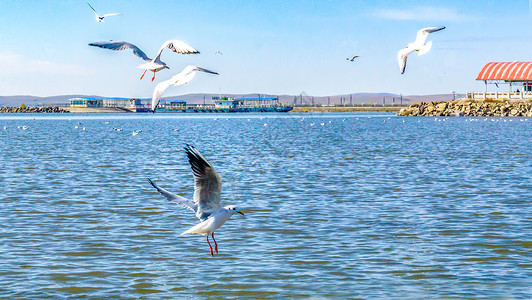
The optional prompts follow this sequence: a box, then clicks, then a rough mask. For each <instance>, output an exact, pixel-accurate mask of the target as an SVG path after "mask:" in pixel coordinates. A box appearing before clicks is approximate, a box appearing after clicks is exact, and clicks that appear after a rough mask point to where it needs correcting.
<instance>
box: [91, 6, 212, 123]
mask: <svg viewBox="0 0 532 300" xmlns="http://www.w3.org/2000/svg"><path fill="white" fill-rule="evenodd" d="M87 4H88V5H89V6H90V8H91V9H92V10H93V11H94V14H95V15H96V19H97V21H98V22H100V23H101V22H103V19H104V18H105V17H109V16H116V15H120V13H112V14H105V15H103V16H99V15H98V13H97V12H96V10H94V8H93V7H92V6H91V5H90V4H89V3H87ZM89 46H94V47H100V48H103V49H109V50H114V51H120V50H128V49H131V50H133V54H134V55H135V56H137V57H139V58H141V59H142V60H144V62H145V63H144V64H141V65H139V66H138V68H140V69H143V70H144V73H142V76H140V79H141V80H142V78H144V75H145V74H146V72H147V71H148V70H150V71H152V72H153V77H152V78H151V81H153V80H155V73H157V72H159V71H162V70H165V69H170V68H169V67H168V66H167V65H166V63H165V62H163V61H162V60H161V54H162V53H163V50H164V49H166V48H168V49H170V50H172V51H173V52H176V53H179V54H185V55H186V54H199V53H200V52H199V51H198V50H196V49H194V48H193V47H192V46H190V45H189V44H187V43H185V42H183V41H179V40H169V41H166V42H164V43H163V44H162V46H161V48H160V49H159V51H158V52H157V54H156V55H155V57H154V58H150V57H148V56H147V55H146V53H144V51H142V50H141V49H140V48H139V47H137V46H135V45H134V44H131V43H128V42H125V41H112V40H111V41H103V42H93V43H89ZM215 54H220V55H222V52H221V51H216V52H215ZM196 72H205V73H209V74H214V75H218V73H216V72H213V71H210V70H207V69H205V68H201V67H198V66H187V67H185V69H183V71H181V72H180V73H178V74H176V75H174V76H172V78H170V79H168V80H166V81H163V82H160V83H158V84H157V85H156V86H155V89H154V90H153V95H152V101H151V111H152V112H153V113H155V110H156V109H157V106H158V105H159V102H160V101H161V97H162V95H163V93H164V91H165V90H166V89H167V88H168V87H170V86H171V85H174V86H178V85H182V84H187V83H189V82H190V81H191V80H192V79H193V78H194V76H195V75H196Z"/></svg>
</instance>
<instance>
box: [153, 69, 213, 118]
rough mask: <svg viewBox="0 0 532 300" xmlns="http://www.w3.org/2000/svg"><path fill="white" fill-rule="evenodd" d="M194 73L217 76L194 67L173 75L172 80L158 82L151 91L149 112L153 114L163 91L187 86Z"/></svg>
mask: <svg viewBox="0 0 532 300" xmlns="http://www.w3.org/2000/svg"><path fill="white" fill-rule="evenodd" d="M196 71H200V72H205V73H209V74H215V75H218V73H216V72H213V71H209V70H207V69H204V68H200V67H196V66H187V67H185V69H184V70H183V71H181V73H179V74H177V75H174V76H173V77H172V78H170V79H168V80H165V81H162V82H159V83H158V84H157V85H156V86H155V89H154V90H153V96H152V98H151V110H152V112H154V113H155V109H156V108H157V105H159V101H161V97H162V96H163V93H164V91H165V90H166V89H167V88H168V87H169V86H171V85H172V84H173V85H174V86H178V85H182V84H187V83H189V82H190V81H191V80H192V78H194V76H196Z"/></svg>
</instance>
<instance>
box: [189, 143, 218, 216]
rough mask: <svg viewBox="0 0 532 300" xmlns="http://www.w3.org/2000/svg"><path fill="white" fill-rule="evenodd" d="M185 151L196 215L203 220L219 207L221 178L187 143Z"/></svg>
mask: <svg viewBox="0 0 532 300" xmlns="http://www.w3.org/2000/svg"><path fill="white" fill-rule="evenodd" d="M185 152H186V154H187V156H188V161H189V162H190V166H191V168H192V173H193V174H194V183H195V185H194V202H195V203H196V204H197V205H198V210H197V212H196V216H197V217H198V218H200V220H204V219H205V218H208V217H209V216H210V215H211V214H212V213H213V212H216V211H218V210H219V209H220V208H221V205H220V193H221V188H222V180H221V179H220V175H218V173H217V172H216V170H214V168H213V167H212V166H211V164H210V163H209V162H208V161H207V160H206V159H205V157H203V155H202V154H201V153H200V152H199V151H198V150H197V149H196V148H194V147H193V146H190V145H187V146H186V147H185Z"/></svg>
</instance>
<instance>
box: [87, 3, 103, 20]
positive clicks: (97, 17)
mask: <svg viewBox="0 0 532 300" xmlns="http://www.w3.org/2000/svg"><path fill="white" fill-rule="evenodd" d="M87 4H88V5H89V7H90V8H91V9H92V11H93V12H94V14H95V15H96V19H97V20H99V19H100V16H98V13H97V12H96V10H95V9H94V7H92V5H90V4H89V2H87Z"/></svg>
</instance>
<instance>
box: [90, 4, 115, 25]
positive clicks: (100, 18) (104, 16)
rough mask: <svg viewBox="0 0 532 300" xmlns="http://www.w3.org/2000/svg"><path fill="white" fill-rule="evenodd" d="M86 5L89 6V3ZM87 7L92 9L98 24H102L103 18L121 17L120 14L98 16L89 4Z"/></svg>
mask: <svg viewBox="0 0 532 300" xmlns="http://www.w3.org/2000/svg"><path fill="white" fill-rule="evenodd" d="M87 4H89V2H87ZM89 7H90V8H91V9H92V11H93V12H94V14H95V15H96V21H98V22H99V23H101V22H103V19H104V18H107V17H111V16H118V15H121V13H113V14H105V15H103V16H99V15H98V13H97V12H96V10H95V9H94V7H92V5H90V4H89Z"/></svg>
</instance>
